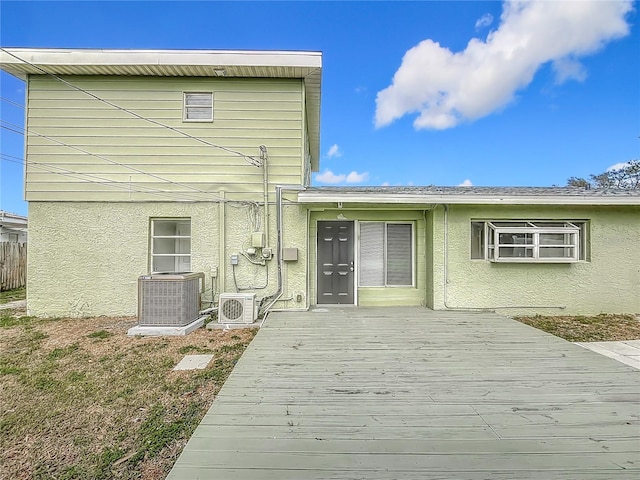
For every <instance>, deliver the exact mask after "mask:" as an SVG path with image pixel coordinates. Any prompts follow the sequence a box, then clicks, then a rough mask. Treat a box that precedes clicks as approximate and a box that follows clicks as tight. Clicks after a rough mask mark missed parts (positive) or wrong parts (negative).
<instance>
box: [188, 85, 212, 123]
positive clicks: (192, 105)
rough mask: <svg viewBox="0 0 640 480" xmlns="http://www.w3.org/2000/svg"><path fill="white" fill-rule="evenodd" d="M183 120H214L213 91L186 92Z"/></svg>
mask: <svg viewBox="0 0 640 480" xmlns="http://www.w3.org/2000/svg"><path fill="white" fill-rule="evenodd" d="M182 118H183V120H184V121H185V122H212V121H213V93H212V92H198V93H195V92H189V93H185V94H184V111H183V117H182Z"/></svg>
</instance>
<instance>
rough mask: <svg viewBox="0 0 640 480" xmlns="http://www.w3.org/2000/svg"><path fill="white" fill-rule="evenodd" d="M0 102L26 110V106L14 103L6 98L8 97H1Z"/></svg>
mask: <svg viewBox="0 0 640 480" xmlns="http://www.w3.org/2000/svg"><path fill="white" fill-rule="evenodd" d="M0 100H2V101H3V102H7V103H10V104H11V105H13V106H14V107H18V108H22V109H23V110H24V105H23V104H21V103H18V102H14V101H13V100H11V99H9V98H6V97H0Z"/></svg>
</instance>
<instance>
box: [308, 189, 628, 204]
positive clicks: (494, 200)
mask: <svg viewBox="0 0 640 480" xmlns="http://www.w3.org/2000/svg"><path fill="white" fill-rule="evenodd" d="M298 202H299V203H337V202H341V203H380V204H385V203H386V204H403V203H411V204H439V205H640V197H635V196H628V197H626V196H620V197H613V196H611V197H596V196H593V197H587V196H585V197H571V196H558V195H556V196H541V195H536V196H504V197H477V196H469V195H415V194H391V195H389V194H386V195H380V194H376V193H362V194H330V193H329V194H314V193H310V192H301V193H300V194H299V195H298Z"/></svg>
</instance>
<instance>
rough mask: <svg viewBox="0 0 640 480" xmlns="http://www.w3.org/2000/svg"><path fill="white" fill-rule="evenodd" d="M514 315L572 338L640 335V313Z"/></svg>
mask: <svg viewBox="0 0 640 480" xmlns="http://www.w3.org/2000/svg"><path fill="white" fill-rule="evenodd" d="M515 319H516V320H518V321H520V322H522V323H526V324H527V325H531V326H532V327H535V328H538V329H540V330H544V331H545V332H548V333H551V334H553V335H556V336H557V337H562V338H564V339H565V340H569V341H570V342H610V341H623V340H637V339H640V317H638V316H637V315H606V314H602V315H594V316H583V315H575V316H549V317H545V316H534V317H515Z"/></svg>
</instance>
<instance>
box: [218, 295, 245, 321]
mask: <svg viewBox="0 0 640 480" xmlns="http://www.w3.org/2000/svg"><path fill="white" fill-rule="evenodd" d="M222 314H223V315H224V316H225V317H226V318H228V319H229V320H238V319H239V318H242V315H243V314H244V306H243V304H242V302H241V301H240V300H237V299H235V298H229V299H227V300H226V301H225V302H224V303H223V304H222Z"/></svg>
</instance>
